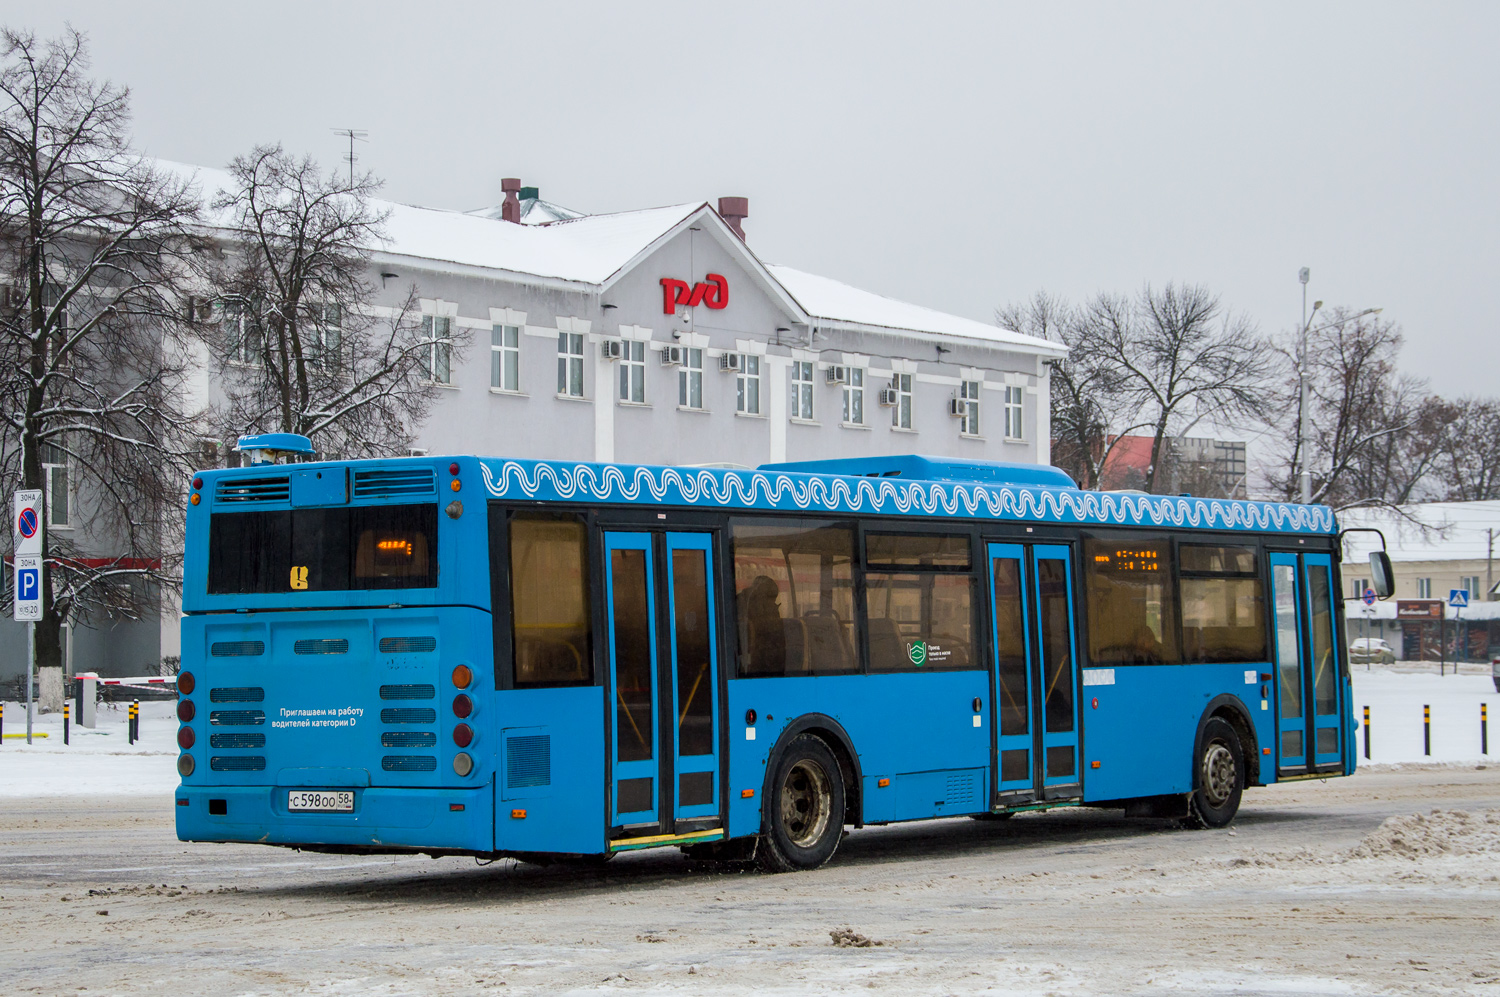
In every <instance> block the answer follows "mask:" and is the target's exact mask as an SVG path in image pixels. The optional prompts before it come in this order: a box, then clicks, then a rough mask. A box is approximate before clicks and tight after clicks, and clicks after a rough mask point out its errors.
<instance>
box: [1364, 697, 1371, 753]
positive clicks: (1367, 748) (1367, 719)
mask: <svg viewBox="0 0 1500 997" xmlns="http://www.w3.org/2000/svg"><path fill="white" fill-rule="evenodd" d="M1369 760H1370V708H1369V707H1368V706H1366V707H1365V761H1369Z"/></svg>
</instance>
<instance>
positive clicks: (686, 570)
mask: <svg viewBox="0 0 1500 997" xmlns="http://www.w3.org/2000/svg"><path fill="white" fill-rule="evenodd" d="M666 546H667V592H668V611H667V620H668V633H669V634H670V637H671V639H670V644H669V647H670V659H671V666H672V670H671V677H670V679H669V681H670V683H671V697H670V701H671V704H672V711H671V714H670V719H671V723H672V762H673V764H672V771H673V772H674V773H675V776H676V782H675V787H674V788H675V790H676V791H675V792H674V794H673V797H672V799H673V805H672V816H673V819H674V821H684V820H699V819H701V818H705V817H716V816H717V815H718V813H719V787H718V772H719V731H718V715H719V710H718V705H719V704H718V696H719V682H718V669H717V667H716V665H717V657H718V654H717V651H718V635H717V634H716V633H715V632H714V612H713V607H714V605H715V603H714V583H713V580H714V571H713V538H712V536H711V535H710V534H707V533H668V534H667V535H666ZM664 775H665V773H664ZM678 830H681V829H680V828H679V829H678Z"/></svg>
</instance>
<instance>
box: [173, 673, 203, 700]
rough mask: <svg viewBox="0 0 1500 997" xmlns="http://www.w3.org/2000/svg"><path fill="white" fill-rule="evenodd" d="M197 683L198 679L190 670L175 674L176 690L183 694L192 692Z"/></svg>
mask: <svg viewBox="0 0 1500 997" xmlns="http://www.w3.org/2000/svg"><path fill="white" fill-rule="evenodd" d="M197 684H198V680H197V679H195V678H193V673H192V672H183V673H182V674H181V675H179V676H177V691H178V692H179V693H181V694H182V695H184V696H186V695H189V694H190V693H192V691H193V689H194V687H196V686H197Z"/></svg>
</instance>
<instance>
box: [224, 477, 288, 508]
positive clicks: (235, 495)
mask: <svg viewBox="0 0 1500 997" xmlns="http://www.w3.org/2000/svg"><path fill="white" fill-rule="evenodd" d="M291 499H292V486H291V480H290V479H289V478H288V477H287V476H286V475H285V474H283V475H280V476H278V477H272V478H220V479H219V483H218V484H217V485H216V486H214V501H215V502H290V501H291Z"/></svg>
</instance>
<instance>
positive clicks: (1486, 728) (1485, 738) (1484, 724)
mask: <svg viewBox="0 0 1500 997" xmlns="http://www.w3.org/2000/svg"><path fill="white" fill-rule="evenodd" d="M1479 753H1480V754H1481V755H1487V754H1489V753H1490V704H1489V703H1480V704H1479Z"/></svg>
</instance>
